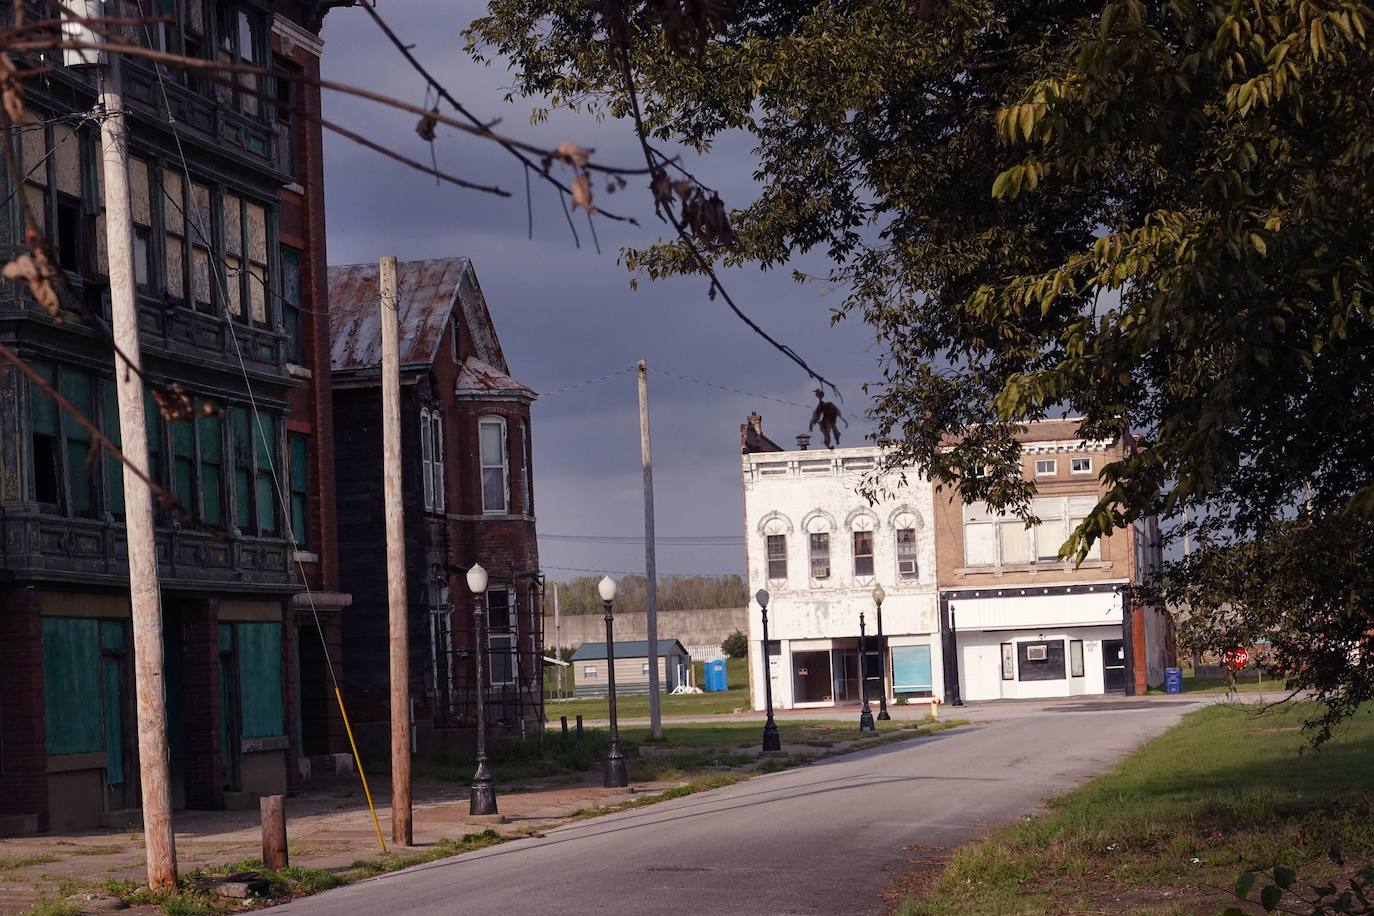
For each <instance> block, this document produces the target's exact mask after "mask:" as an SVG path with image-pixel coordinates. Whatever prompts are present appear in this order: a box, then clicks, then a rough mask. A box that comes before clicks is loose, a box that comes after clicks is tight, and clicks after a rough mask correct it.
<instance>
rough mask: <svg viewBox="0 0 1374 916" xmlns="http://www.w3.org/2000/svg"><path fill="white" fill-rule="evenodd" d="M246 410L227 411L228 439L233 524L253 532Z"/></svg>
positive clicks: (251, 448) (250, 466)
mask: <svg viewBox="0 0 1374 916" xmlns="http://www.w3.org/2000/svg"><path fill="white" fill-rule="evenodd" d="M249 429H250V423H249V416H248V408H246V407H233V408H230V410H229V439H230V442H231V443H232V445H231V454H232V455H233V458H234V524H235V525H237V526H238V528H239V530H241V531H252V530H253V439H252V436H251V434H250V433H249Z"/></svg>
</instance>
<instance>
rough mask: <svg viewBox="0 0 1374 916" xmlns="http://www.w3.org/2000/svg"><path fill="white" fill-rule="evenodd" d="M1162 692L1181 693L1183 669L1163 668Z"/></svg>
mask: <svg viewBox="0 0 1374 916" xmlns="http://www.w3.org/2000/svg"><path fill="white" fill-rule="evenodd" d="M1164 692H1165V693H1182V692H1183V669H1182V668H1165V669H1164Z"/></svg>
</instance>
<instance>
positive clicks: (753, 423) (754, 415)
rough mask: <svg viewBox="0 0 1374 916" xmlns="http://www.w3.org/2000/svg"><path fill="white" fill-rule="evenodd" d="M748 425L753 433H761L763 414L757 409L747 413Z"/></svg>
mask: <svg viewBox="0 0 1374 916" xmlns="http://www.w3.org/2000/svg"><path fill="white" fill-rule="evenodd" d="M749 426H750V428H751V429H753V430H754V435H756V436H762V435H763V416H762V415H761V414H760V413H759V412H758V411H757V410H754V411H751V412H750V413H749Z"/></svg>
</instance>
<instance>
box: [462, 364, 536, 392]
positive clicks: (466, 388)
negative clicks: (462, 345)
mask: <svg viewBox="0 0 1374 916" xmlns="http://www.w3.org/2000/svg"><path fill="white" fill-rule="evenodd" d="M453 387H454V391H455V392H456V393H457V394H458V395H460V396H461V395H470V396H471V395H476V396H479V397H480V396H481V395H484V394H510V395H515V396H518V397H527V398H532V397H535V393H534V389H533V388H531V387H529V386H528V385H525V384H523V383H521V382H518V381H516V380H515V379H513V378H511V377H510V376H509V375H507V374H506V373H504V372H502V371H501V370H500V369H497V368H495V367H493V366H488V365H487V364H486V363H484V362H482V361H481V360H480V359H478V358H477V357H475V356H469V357H468V358H467V359H465V360H463V369H462V371H461V372H459V373H458V380H457V381H456V382H455V383H454V386H453Z"/></svg>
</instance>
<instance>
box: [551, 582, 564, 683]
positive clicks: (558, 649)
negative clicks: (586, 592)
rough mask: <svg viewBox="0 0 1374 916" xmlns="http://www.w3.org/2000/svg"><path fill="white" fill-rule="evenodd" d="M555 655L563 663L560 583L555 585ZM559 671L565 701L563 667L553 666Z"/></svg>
mask: <svg viewBox="0 0 1374 916" xmlns="http://www.w3.org/2000/svg"><path fill="white" fill-rule="evenodd" d="M553 654H554V655H555V656H558V660H559V661H562V660H563V658H562V655H563V631H562V626H561V623H560V621H559V617H558V583H557V582H555V583H554V584H553ZM553 667H554V668H555V669H556V670H557V671H558V699H560V700H561V699H563V666H562V665H554V666H553Z"/></svg>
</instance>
